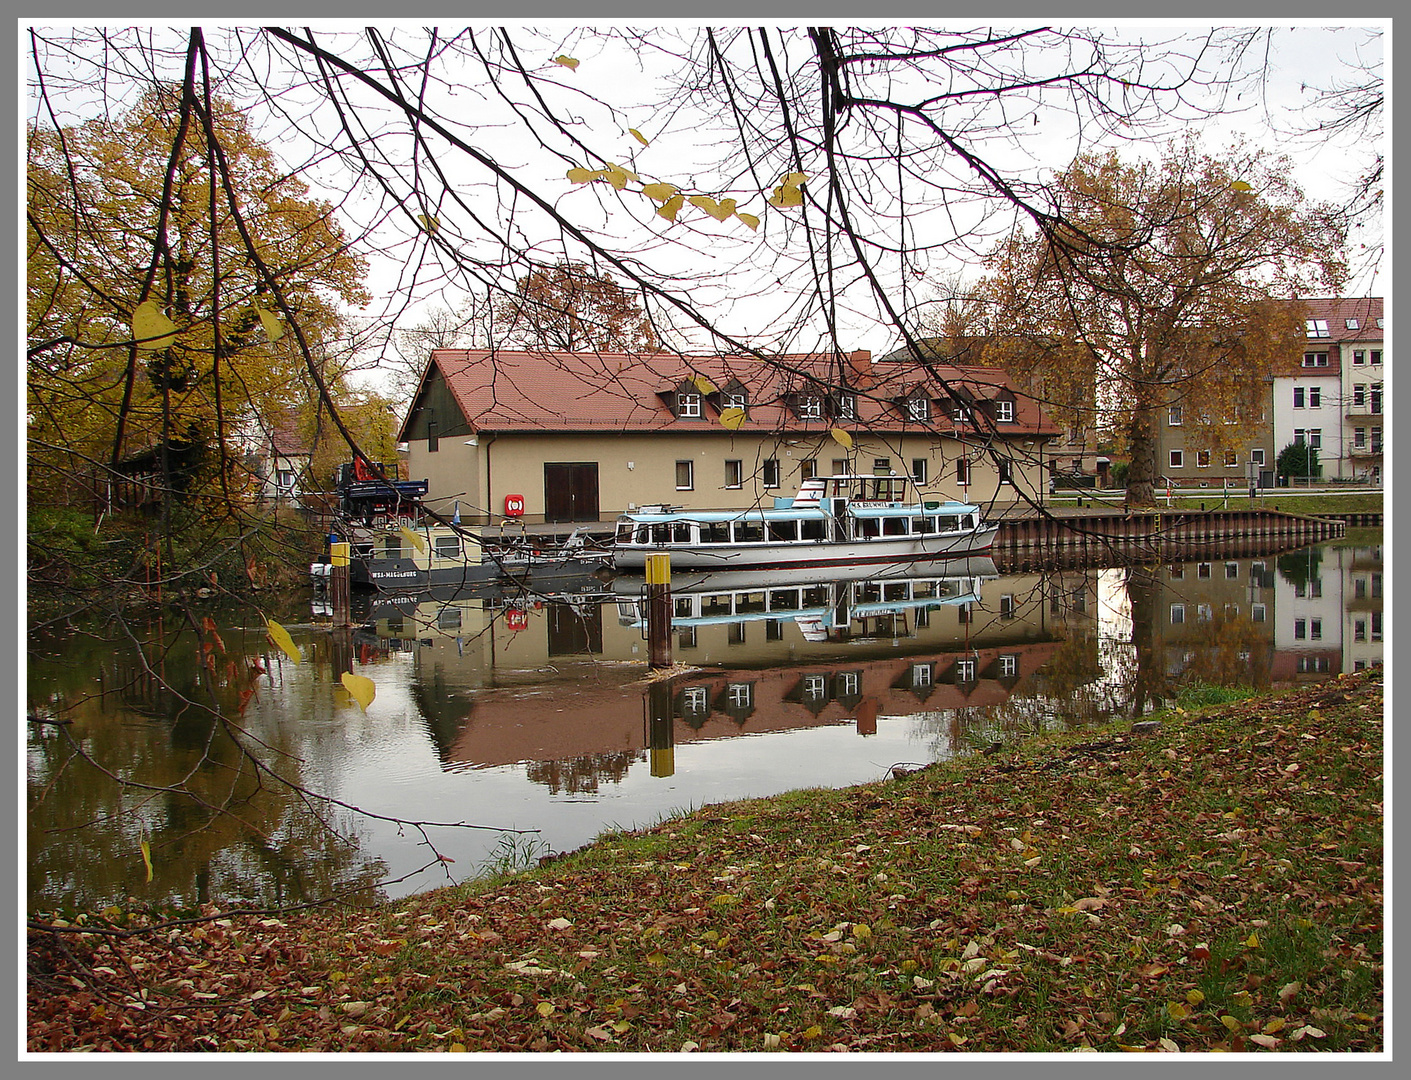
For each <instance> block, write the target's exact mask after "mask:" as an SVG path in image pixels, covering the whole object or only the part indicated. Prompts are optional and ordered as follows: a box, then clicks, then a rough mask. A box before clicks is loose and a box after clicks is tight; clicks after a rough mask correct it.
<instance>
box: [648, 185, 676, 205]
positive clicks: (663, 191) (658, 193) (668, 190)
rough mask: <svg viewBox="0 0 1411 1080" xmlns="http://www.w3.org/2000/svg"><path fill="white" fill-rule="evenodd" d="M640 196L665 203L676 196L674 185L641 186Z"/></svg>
mask: <svg viewBox="0 0 1411 1080" xmlns="http://www.w3.org/2000/svg"><path fill="white" fill-rule="evenodd" d="M642 194H643V195H645V196H646V197H647V198H649V199H652V200H654V201H656V202H666V200H667V199H669V198H671V196H673V195H675V194H676V185H675V184H643V185H642Z"/></svg>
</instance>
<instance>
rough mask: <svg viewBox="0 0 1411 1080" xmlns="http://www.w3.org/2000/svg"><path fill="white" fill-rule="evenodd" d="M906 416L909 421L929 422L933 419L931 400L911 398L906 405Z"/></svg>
mask: <svg viewBox="0 0 1411 1080" xmlns="http://www.w3.org/2000/svg"><path fill="white" fill-rule="evenodd" d="M906 416H907V419H908V420H917V421H921V422H924V421H927V420H930V419H931V399H930V398H924V397H914V398H911V399H910V400H909V401H908V402H907V403H906Z"/></svg>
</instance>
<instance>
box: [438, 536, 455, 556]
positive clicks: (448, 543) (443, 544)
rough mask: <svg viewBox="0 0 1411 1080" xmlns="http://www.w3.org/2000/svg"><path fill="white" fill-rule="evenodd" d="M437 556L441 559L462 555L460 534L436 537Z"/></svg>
mask: <svg viewBox="0 0 1411 1080" xmlns="http://www.w3.org/2000/svg"><path fill="white" fill-rule="evenodd" d="M436 557H437V558H439V559H459V558H460V557H461V538H460V537H459V536H438V537H437V538H436Z"/></svg>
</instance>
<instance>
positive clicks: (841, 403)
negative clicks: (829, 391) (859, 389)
mask: <svg viewBox="0 0 1411 1080" xmlns="http://www.w3.org/2000/svg"><path fill="white" fill-rule="evenodd" d="M835 407H836V408H837V410H838V419H839V420H856V419H857V397H856V395H854V394H839V395H838V397H837V401H836V405H835Z"/></svg>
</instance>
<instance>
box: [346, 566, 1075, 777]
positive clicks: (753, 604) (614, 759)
mask: <svg viewBox="0 0 1411 1080" xmlns="http://www.w3.org/2000/svg"><path fill="white" fill-rule="evenodd" d="M956 569H964V570H967V571H970V572H968V573H955V572H948V573H941V572H933V573H931V574H929V575H926V574H916V573H913V574H910V575H907V576H898V577H891V578H887V579H884V580H880V581H865V580H853V581H849V580H838V579H834V580H830V581H823V582H819V581H812V582H805V581H799V582H786V583H782V584H761V583H759V581H758V579H756V580H755V581H754V582H738V581H731V580H729V579H726V578H723V577H717V578H715V579H714V580H709V581H697V582H690V583H687V585H686V586H685V587H683V588H681V589H680V590H678V591H674V592H673V608H674V617H675V627H676V630H675V637H674V643H675V646H676V659H677V660H678V661H680V662H681V663H683V664H688V665H693V666H695V667H697V668H702V669H704V670H698V671H695V672H691V673H689V674H685V675H682V676H678V677H676V678H674V679H672V680H671V681H670V682H666V683H661V682H656V683H654V682H651V681H649V680H645V679H644V676H645V675H646V674H647V672H646V667H645V660H646V657H645V644H644V627H643V625H642V618H641V615H642V612H641V609H640V605H639V599H640V598H639V592H638V590H636V589H635V588H634V587H633V586H632V584H631V582H626V583H623V582H622V581H621V579H620V580H619V582H617V583H615V585H616V586H617V588H616V591H614V592H612V593H611V594H608V593H606V592H605V591H604V590H603V589H602V586H601V585H598V584H596V583H595V584H594V585H593V586H585V589H584V591H583V592H582V593H581V594H579V595H577V596H572V597H568V598H564V599H563V601H562V602H557V601H556V600H555V599H551V598H542V597H541V598H537V599H536V598H533V597H530V596H527V595H514V594H510V595H505V594H491V593H485V594H480V595H474V596H460V597H455V598H451V599H444V598H443V599H430V598H408V599H405V600H402V601H400V602H398V603H396V604H393V603H391V602H389V603H383V604H380V605H379V606H378V608H377V609H376V610H375V611H374V612H373V621H372V626H373V627H374V628H375V629H376V632H377V634H378V635H379V637H382V638H385V639H388V640H389V641H392V642H396V643H397V644H400V643H402V642H411V643H413V660H414V665H415V672H416V683H417V687H418V689H416V690H414V691H413V693H414V697H415V698H416V700H417V702H418V705H419V707H420V708H421V709H422V710H423V713H424V715H425V716H426V719H427V723H428V727H429V729H430V731H431V734H432V736H433V738H434V739H435V741H436V743H437V746H438V749H439V750H440V753H441V757H442V760H443V762H444V763H445V764H446V765H447V766H448V767H471V768H476V767H487V766H494V765H507V764H516V763H536V764H534V765H533V766H532V768H533V770H534V775H533V776H532V777H531V778H533V779H538V780H540V781H542V782H544V783H547V784H549V785H550V786H551V787H553V788H554V789H555V790H569V791H577V790H591V789H592V786H593V785H594V784H596V783H597V782H599V781H600V780H601V781H603V782H611V781H613V780H614V779H615V778H617V775H616V774H620V773H621V771H622V769H623V768H624V767H625V762H627V761H629V760H632V759H635V758H636V757H637V756H638V755H649V756H650V759H651V763H652V771H653V773H654V774H657V775H669V774H670V772H671V771H672V769H673V768H674V765H673V758H672V755H673V753H674V749H675V747H676V746H677V745H681V744H688V743H692V742H700V741H704V740H711V739H719V738H728V737H735V736H739V735H742V734H758V733H764V732H779V731H787V730H792V729H800V728H811V727H819V726H823V725H838V724H848V725H852V726H854V727H855V728H856V730H857V731H858V733H859V734H861V735H864V736H865V735H868V734H872V733H875V732H876V730H877V727H876V725H877V720H878V717H879V716H888V715H902V716H905V715H913V714H916V713H918V712H921V711H935V710H948V709H964V708H983V707H988V706H992V705H995V704H997V703H1000V702H1003V701H1005V700H1007V699H1008V698H1009V697H1010V696H1011V695H1013V694H1015V693H1016V692H1023V689H1024V688H1025V687H1026V686H1027V685H1029V683H1030V682H1031V681H1032V680H1034V679H1035V678H1036V676H1037V674H1038V672H1039V671H1040V669H1042V668H1043V667H1044V666H1045V665H1046V664H1047V663H1048V662H1049V660H1050V659H1051V658H1052V657H1053V656H1054V655H1055V653H1056V652H1057V651H1058V650H1059V649H1060V648H1061V647H1065V646H1068V645H1069V642H1070V641H1071V640H1072V639H1073V638H1074V637H1075V636H1076V638H1077V640H1078V641H1079V644H1080V645H1082V647H1083V648H1084V649H1086V650H1087V651H1089V652H1091V653H1092V656H1091V657H1090V658H1089V662H1087V663H1082V664H1078V665H1075V667H1076V668H1081V669H1084V670H1088V671H1090V672H1091V673H1093V676H1094V677H1095V674H1096V672H1097V669H1098V664H1097V658H1096V645H1095V635H1094V634H1092V633H1091V632H1084V631H1083V629H1082V628H1083V627H1084V626H1086V625H1087V624H1088V623H1091V622H1092V620H1093V612H1094V610H1095V603H1094V598H1095V590H1096V572H1094V571H1076V572H1067V573H1064V574H1048V575H1042V574H1027V575H1015V576H1010V577H1006V578H1004V579H1003V580H1002V581H1001V580H1000V579H999V578H998V576H997V574H996V573H995V572H994V566H993V563H991V562H989V560H987V559H986V560H970V561H966V565H964V566H962V567H951V568H950V570H952V571H953V570H956ZM722 585H724V586H736V587H727V588H721V587H719V586H722ZM624 661H625V663H624ZM624 755H627V757H624ZM594 761H598V762H602V763H607V764H608V765H610V767H609V768H607V771H606V772H604V773H603V775H602V776H601V777H599V776H598V772H599V770H598V769H597V766H596V765H594V764H593V762H594ZM555 762H557V763H558V764H556V765H554V764H551V763H555ZM584 769H586V770H587V771H588V772H589V773H592V774H593V775H592V776H591V777H589V776H586V775H582V774H583V770H584ZM546 770H547V771H546ZM609 774H613V775H609ZM585 784H586V785H588V786H587V787H584V785H585Z"/></svg>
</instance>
